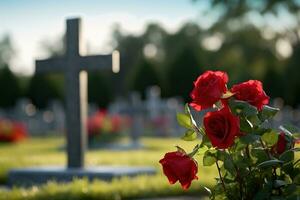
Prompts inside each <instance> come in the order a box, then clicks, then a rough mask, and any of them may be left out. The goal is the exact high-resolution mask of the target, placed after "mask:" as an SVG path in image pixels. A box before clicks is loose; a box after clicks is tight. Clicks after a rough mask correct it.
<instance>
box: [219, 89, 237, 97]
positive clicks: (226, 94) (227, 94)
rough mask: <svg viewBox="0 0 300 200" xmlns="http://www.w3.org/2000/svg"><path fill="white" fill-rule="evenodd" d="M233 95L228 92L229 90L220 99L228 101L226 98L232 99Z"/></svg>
mask: <svg viewBox="0 0 300 200" xmlns="http://www.w3.org/2000/svg"><path fill="white" fill-rule="evenodd" d="M233 95H234V93H232V92H230V91H229V90H228V91H227V92H226V93H225V94H223V95H222V97H221V98H222V99H228V98H230V97H232V96H233Z"/></svg>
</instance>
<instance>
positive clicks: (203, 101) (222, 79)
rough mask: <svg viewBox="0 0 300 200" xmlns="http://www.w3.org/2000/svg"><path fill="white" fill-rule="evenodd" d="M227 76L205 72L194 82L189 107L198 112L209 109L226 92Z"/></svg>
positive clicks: (215, 72)
mask: <svg viewBox="0 0 300 200" xmlns="http://www.w3.org/2000/svg"><path fill="white" fill-rule="evenodd" d="M227 82H228V76H227V74H226V73H225V72H222V71H206V72H205V73H203V74H202V75H200V76H199V77H198V78H197V80H196V81H195V82H194V89H193V91H192V92H191V94H190V96H191V98H192V102H191V103H190V105H191V106H192V107H193V108H194V109H196V110H198V111H200V110H203V109H206V108H211V107H212V106H213V105H214V103H216V102H217V101H219V100H220V99H221V97H222V95H223V94H224V93H226V91H227V87H226V83H227Z"/></svg>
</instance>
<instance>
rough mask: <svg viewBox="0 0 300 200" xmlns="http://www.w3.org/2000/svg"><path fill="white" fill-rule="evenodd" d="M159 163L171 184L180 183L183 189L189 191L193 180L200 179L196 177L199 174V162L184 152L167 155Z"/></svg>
mask: <svg viewBox="0 0 300 200" xmlns="http://www.w3.org/2000/svg"><path fill="white" fill-rule="evenodd" d="M159 162H160V164H161V165H162V167H163V172H164V174H165V175H166V176H167V178H168V179H169V182H170V183H171V184H174V183H176V182H177V181H179V182H180V184H181V186H182V188H183V189H188V188H189V187H190V185H191V182H192V180H194V179H198V177H197V176H196V174H197V172H198V166H197V162H196V161H195V160H194V159H193V158H190V157H189V156H188V155H186V154H185V153H183V152H180V151H175V152H169V153H166V154H165V156H164V158H163V159H161V160H160V161H159Z"/></svg>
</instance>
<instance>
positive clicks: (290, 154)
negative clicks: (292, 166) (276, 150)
mask: <svg viewBox="0 0 300 200" xmlns="http://www.w3.org/2000/svg"><path fill="white" fill-rule="evenodd" d="M298 151H300V148H293V149H289V150H287V151H285V152H283V153H282V154H281V155H280V156H279V160H282V161H284V162H291V161H294V158H295V156H294V152H298Z"/></svg>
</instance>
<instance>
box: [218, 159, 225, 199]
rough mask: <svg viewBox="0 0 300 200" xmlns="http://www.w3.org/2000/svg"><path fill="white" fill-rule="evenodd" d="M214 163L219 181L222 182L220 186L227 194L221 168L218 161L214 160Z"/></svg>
mask: <svg viewBox="0 0 300 200" xmlns="http://www.w3.org/2000/svg"><path fill="white" fill-rule="evenodd" d="M216 165H217V168H218V172H219V177H220V180H221V182H222V187H223V189H224V192H225V193H226V194H227V190H226V187H225V183H224V179H223V177H222V175H221V170H220V166H219V164H218V161H216Z"/></svg>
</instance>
